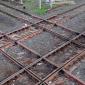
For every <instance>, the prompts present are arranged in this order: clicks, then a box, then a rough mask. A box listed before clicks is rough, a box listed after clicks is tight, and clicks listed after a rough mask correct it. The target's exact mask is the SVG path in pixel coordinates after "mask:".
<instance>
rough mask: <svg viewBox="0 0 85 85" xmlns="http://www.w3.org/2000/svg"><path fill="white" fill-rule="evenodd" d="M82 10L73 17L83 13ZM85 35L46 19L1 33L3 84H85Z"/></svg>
mask: <svg viewBox="0 0 85 85" xmlns="http://www.w3.org/2000/svg"><path fill="white" fill-rule="evenodd" d="M80 8H81V9H83V10H84V7H83V6H81V7H80ZM80 8H77V9H75V10H76V11H77V12H75V14H73V15H72V18H73V16H74V15H75V16H77V14H79V13H80V12H82V10H81V11H80V10H79V9H80ZM73 11H74V10H73ZM73 11H72V12H73ZM3 13H4V12H3ZM73 13H74V12H73ZM67 15H70V13H67ZM9 16H10V15H9ZM22 21H23V20H22ZM84 34H85V33H80V34H79V33H77V32H75V31H73V30H69V29H67V28H66V27H64V26H61V25H58V24H55V23H54V22H52V23H51V22H50V21H49V20H43V19H42V21H39V22H38V23H37V24H32V25H30V26H26V27H25V26H24V27H23V28H22V29H19V30H15V31H13V32H10V33H7V34H5V33H2V32H1V36H0V56H1V57H0V85H17V84H18V85H23V84H24V85H28V83H29V84H30V85H43V84H42V83H43V82H44V83H46V85H56V84H59V85H60V84H61V85H64V84H65V85H70V84H74V85H76V84H79V85H85V82H84V80H85V77H84V76H82V75H84V71H85V69H84V67H85V66H84V65H85V62H84V59H85V41H84V40H85V36H84ZM49 36H50V37H49ZM2 65H3V66H2ZM78 68H79V69H78ZM10 73H11V74H10ZM77 77H78V78H77Z"/></svg>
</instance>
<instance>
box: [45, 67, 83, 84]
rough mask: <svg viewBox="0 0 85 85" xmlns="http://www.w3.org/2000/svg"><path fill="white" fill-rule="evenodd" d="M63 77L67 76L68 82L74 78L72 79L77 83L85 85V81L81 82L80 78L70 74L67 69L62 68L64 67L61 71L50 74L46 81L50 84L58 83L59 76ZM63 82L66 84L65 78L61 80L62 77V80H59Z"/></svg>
mask: <svg viewBox="0 0 85 85" xmlns="http://www.w3.org/2000/svg"><path fill="white" fill-rule="evenodd" d="M63 77H64V78H66V79H68V82H69V80H72V81H74V82H75V83H78V84H80V85H84V83H83V82H81V81H80V80H78V79H77V78H75V77H74V76H72V75H70V74H69V73H68V72H67V71H65V70H62V69H61V70H60V71H58V72H56V73H54V74H53V75H52V76H50V77H49V78H48V79H47V80H45V82H46V83H47V84H48V85H49V84H52V83H54V84H57V82H58V79H59V78H62V79H63ZM61 83H62V84H64V80H61V79H60V81H59V82H58V84H61Z"/></svg>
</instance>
